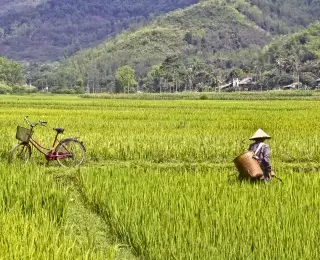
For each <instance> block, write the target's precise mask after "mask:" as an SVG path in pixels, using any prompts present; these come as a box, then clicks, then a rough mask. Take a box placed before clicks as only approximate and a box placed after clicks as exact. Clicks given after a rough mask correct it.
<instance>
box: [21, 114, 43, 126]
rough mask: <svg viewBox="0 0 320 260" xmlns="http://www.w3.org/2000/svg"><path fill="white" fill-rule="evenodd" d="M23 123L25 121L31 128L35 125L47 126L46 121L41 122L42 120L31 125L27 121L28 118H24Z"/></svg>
mask: <svg viewBox="0 0 320 260" xmlns="http://www.w3.org/2000/svg"><path fill="white" fill-rule="evenodd" d="M24 121H26V123H27V124H28V125H29V126H31V127H35V126H37V125H40V126H46V124H47V122H46V121H42V120H39V121H38V122H37V123H32V122H30V121H29V119H28V116H25V117H24Z"/></svg>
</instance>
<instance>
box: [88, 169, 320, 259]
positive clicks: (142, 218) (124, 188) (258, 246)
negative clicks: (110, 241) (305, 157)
mask: <svg viewBox="0 0 320 260" xmlns="http://www.w3.org/2000/svg"><path fill="white" fill-rule="evenodd" d="M229 173H230V172H228V171H220V172H217V171H215V170H213V169H208V168H206V167H199V168H196V169H194V170H191V169H190V168H183V167H182V168H180V169H170V167H169V168H164V169H162V170H160V169H159V168H153V169H152V168H136V169H133V168H128V167H122V168H119V167H107V168H101V169H94V170H87V169H86V170H83V171H82V185H83V189H84V193H85V194H86V196H87V198H88V201H89V202H90V203H91V204H92V205H94V207H95V208H96V210H97V211H98V212H100V213H101V214H102V215H104V216H105V217H106V218H107V219H108V220H109V221H110V223H111V224H112V226H113V227H114V229H115V231H116V232H117V233H118V235H119V237H121V238H122V239H123V240H124V241H126V242H127V243H129V244H130V245H131V246H132V247H133V248H135V250H136V252H137V253H138V254H141V255H144V256H145V257H146V259H317V258H319V255H320V251H319V249H318V248H319V232H318V226H319V224H320V215H319V210H318V208H319V206H320V200H319V199H320V197H319V192H318V188H319V178H320V177H319V175H318V174H317V173H312V174H309V175H307V176H303V175H292V174H293V173H292V172H290V171H288V170H287V169H281V173H282V177H284V178H285V185H281V184H280V183H276V182H274V183H273V184H272V185H264V184H260V185H258V184H257V185H252V184H250V183H238V182H236V181H235V177H233V178H231V179H228V175H229ZM229 178H230V177H229Z"/></svg>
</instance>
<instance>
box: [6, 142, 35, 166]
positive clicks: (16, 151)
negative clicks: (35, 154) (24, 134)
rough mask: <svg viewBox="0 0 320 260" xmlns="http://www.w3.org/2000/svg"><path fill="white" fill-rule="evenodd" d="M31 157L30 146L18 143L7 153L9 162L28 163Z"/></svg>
mask: <svg viewBox="0 0 320 260" xmlns="http://www.w3.org/2000/svg"><path fill="white" fill-rule="evenodd" d="M30 157H31V146H30V145H29V144H25V143H20V144H17V145H16V146H15V147H13V148H12V150H11V151H10V154H9V163H14V162H20V163H28V162H29V160H30Z"/></svg>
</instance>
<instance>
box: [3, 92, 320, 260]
mask: <svg viewBox="0 0 320 260" xmlns="http://www.w3.org/2000/svg"><path fill="white" fill-rule="evenodd" d="M224 95H226V94H224ZM261 95H264V94H261ZM266 95H267V94H266ZM290 95H291V97H292V96H294V95H293V94H292V93H291V94H290ZM290 95H287V96H285V98H282V97H283V94H281V95H278V96H277V95H273V96H272V97H273V98H270V99H268V98H267V97H266V96H262V98H261V100H256V101H255V100H250V96H246V98H245V100H242V98H241V97H239V96H236V95H235V94H230V95H229V96H227V98H223V97H222V96H218V98H217V99H219V100H214V98H211V96H210V98H209V100H206V98H205V99H202V98H197V99H195V100H192V99H191V98H188V99H180V100H174V99H172V100H151V99H150V100H147V99H146V100H139V99H137V98H134V99H129V98H128V97H125V98H116V99H113V98H111V97H107V98H99V96H95V98H90V97H89V98H81V97H78V96H50V95H35V96H7V95H2V96H0V122H1V126H2V128H1V130H2V131H1V133H0V136H1V142H0V158H1V162H0V180H1V184H2V185H1V186H0V195H1V196H0V230H1V232H0V252H1V254H0V259H155V260H158V259H159V260H167V259H179V260H185V259H208V260H209V259H319V258H320V249H319V248H320V232H319V231H320V228H319V227H320V210H319V209H320V192H319V190H320V175H319V172H320V130H319V129H320V102H319V101H318V98H317V96H315V97H314V98H313V97H312V95H305V94H303V95H297V96H294V97H295V98H292V99H290ZM86 97H87V96H86ZM297 97H298V98H297ZM306 97H307V98H306ZM223 99H227V100H223ZM27 115H28V116H29V119H30V120H31V121H37V120H44V121H47V122H48V127H38V128H37V129H35V133H34V138H36V139H37V140H39V141H40V142H41V143H43V144H45V145H47V146H50V145H51V142H52V141H53V137H54V131H53V130H52V128H53V127H64V128H65V132H64V134H63V137H70V136H79V137H80V139H81V140H82V141H83V143H84V145H85V146H86V149H87V152H86V161H85V163H84V165H83V166H81V167H80V168H76V169H67V168H62V167H59V166H58V164H57V162H54V161H53V162H50V163H49V164H46V163H45V160H44V159H43V158H42V157H41V154H39V153H36V151H35V150H33V154H32V157H31V160H30V163H29V164H28V165H23V164H19V163H13V164H8V163H7V160H8V154H9V151H10V149H11V148H12V147H13V146H14V145H15V144H16V143H17V140H15V131H16V126H17V125H21V126H23V125H24V122H23V117H24V116H27ZM25 126H26V125H25ZM258 128H262V129H263V130H264V131H265V132H267V133H268V134H269V135H271V136H272V139H271V140H269V141H268V143H269V145H270V147H271V149H272V164H273V168H274V171H275V172H276V173H277V175H278V176H279V177H280V178H282V179H283V182H284V184H281V183H280V182H279V181H277V180H275V179H274V180H273V181H272V183H271V184H264V183H257V184H253V183H248V182H239V181H238V180H237V172H236V170H235V167H234V165H233V162H232V161H233V159H234V158H235V157H236V156H237V155H239V154H241V153H242V152H244V151H246V149H247V148H248V146H249V144H250V141H249V140H248V138H249V137H250V136H251V135H252V134H253V133H254V132H255V130H257V129H258Z"/></svg>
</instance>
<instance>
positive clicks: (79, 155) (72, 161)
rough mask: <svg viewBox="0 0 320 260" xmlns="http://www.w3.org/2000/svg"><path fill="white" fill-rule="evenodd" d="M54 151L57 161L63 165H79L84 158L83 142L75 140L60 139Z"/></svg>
mask: <svg viewBox="0 0 320 260" xmlns="http://www.w3.org/2000/svg"><path fill="white" fill-rule="evenodd" d="M55 153H56V154H57V155H58V157H57V161H58V162H59V164H60V165H61V166H64V167H76V166H79V165H81V164H82V163H83V161H84V159H85V148H84V146H83V144H82V143H80V142H79V141H77V140H64V141H61V143H60V144H58V146H57V148H56V150H55Z"/></svg>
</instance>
